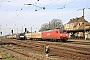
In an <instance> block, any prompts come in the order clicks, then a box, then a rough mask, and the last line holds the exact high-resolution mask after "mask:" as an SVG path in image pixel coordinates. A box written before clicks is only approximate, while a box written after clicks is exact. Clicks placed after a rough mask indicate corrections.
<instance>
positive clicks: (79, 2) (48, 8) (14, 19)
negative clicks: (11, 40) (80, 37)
mask: <svg viewBox="0 0 90 60" xmlns="http://www.w3.org/2000/svg"><path fill="white" fill-rule="evenodd" d="M27 4H31V5H27ZM44 8H45V9H44ZM83 8H85V10H84V16H85V19H86V20H87V21H88V22H90V0H0V31H2V35H7V34H11V30H13V31H14V33H20V32H24V28H27V29H28V30H29V31H31V27H32V31H38V30H39V29H40V27H41V25H42V24H45V23H49V22H50V21H51V20H53V19H60V20H62V23H63V24H66V23H68V22H69V20H70V19H72V18H76V17H81V16H82V15H83V14H82V9H83Z"/></svg>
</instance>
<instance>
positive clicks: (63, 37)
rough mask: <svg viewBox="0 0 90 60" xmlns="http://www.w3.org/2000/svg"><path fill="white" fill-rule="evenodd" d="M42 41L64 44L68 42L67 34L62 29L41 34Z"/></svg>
mask: <svg viewBox="0 0 90 60" xmlns="http://www.w3.org/2000/svg"><path fill="white" fill-rule="evenodd" d="M42 39H47V40H52V41H62V42H66V41H67V40H68V34H67V31H66V30H63V29H55V30H48V31H43V32H42Z"/></svg>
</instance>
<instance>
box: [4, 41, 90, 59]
mask: <svg viewBox="0 0 90 60" xmlns="http://www.w3.org/2000/svg"><path fill="white" fill-rule="evenodd" d="M3 41H4V40H3ZM8 42H11V43H14V45H18V46H22V47H26V48H28V49H33V50H37V51H40V52H44V50H43V46H44V45H45V44H50V47H51V52H50V53H51V54H56V55H58V56H63V57H67V58H72V59H75V60H90V57H89V56H90V47H89V45H85V44H83V43H81V44H77V43H61V42H46V41H43V42H41V41H30V40H29V41H20V40H9V41H8Z"/></svg>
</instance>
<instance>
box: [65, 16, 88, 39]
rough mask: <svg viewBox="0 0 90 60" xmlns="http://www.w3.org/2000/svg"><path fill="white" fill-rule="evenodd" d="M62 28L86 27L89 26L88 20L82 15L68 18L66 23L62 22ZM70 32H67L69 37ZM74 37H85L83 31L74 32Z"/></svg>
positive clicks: (77, 28)
mask: <svg viewBox="0 0 90 60" xmlns="http://www.w3.org/2000/svg"><path fill="white" fill-rule="evenodd" d="M64 28H65V29H66V30H80V29H84V30H85V29H88V28H90V22H88V21H87V20H85V19H84V17H83V16H82V17H79V18H78V17H77V18H73V19H70V21H69V22H68V23H66V24H64ZM89 32H90V31H88V32H87V33H89ZM71 34H72V33H69V37H71ZM74 35H75V37H82V38H83V37H85V33H84V32H75V33H74Z"/></svg>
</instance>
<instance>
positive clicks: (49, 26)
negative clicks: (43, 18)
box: [40, 19, 63, 31]
mask: <svg viewBox="0 0 90 60" xmlns="http://www.w3.org/2000/svg"><path fill="white" fill-rule="evenodd" d="M56 28H63V23H62V21H61V20H60V19H53V20H52V21H51V22H49V23H45V24H43V25H42V26H41V29H40V31H44V30H47V29H50V30H52V29H56Z"/></svg>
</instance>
